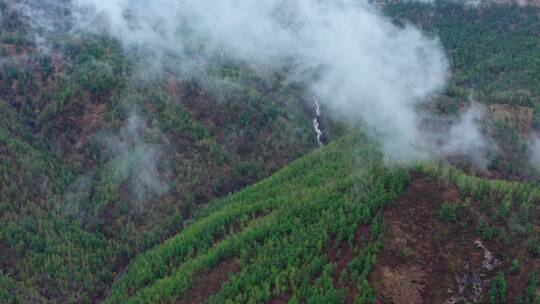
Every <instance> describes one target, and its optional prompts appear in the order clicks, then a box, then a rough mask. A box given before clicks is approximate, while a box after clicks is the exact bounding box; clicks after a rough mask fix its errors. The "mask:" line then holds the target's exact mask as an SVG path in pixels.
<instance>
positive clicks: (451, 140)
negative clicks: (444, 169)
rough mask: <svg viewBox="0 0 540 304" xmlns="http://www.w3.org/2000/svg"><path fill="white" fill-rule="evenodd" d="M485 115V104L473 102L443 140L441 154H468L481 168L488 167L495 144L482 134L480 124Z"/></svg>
mask: <svg viewBox="0 0 540 304" xmlns="http://www.w3.org/2000/svg"><path fill="white" fill-rule="evenodd" d="M484 116H485V109H484V106H482V105H480V104H478V103H476V102H474V101H473V102H472V103H471V106H470V107H469V108H468V109H467V110H466V111H465V112H464V113H463V114H462V115H461V116H460V117H459V119H458V120H457V122H455V123H454V124H453V125H452V126H451V127H450V130H449V131H448V134H444V135H443V138H442V139H441V141H443V144H442V146H441V148H440V150H441V151H440V152H439V154H442V155H447V156H452V155H466V156H468V157H469V158H470V159H471V160H472V161H473V163H474V164H475V165H476V166H477V167H479V168H483V169H485V168H487V166H488V163H489V159H488V155H489V152H490V151H493V149H494V147H493V144H492V143H490V142H489V141H488V140H487V139H486V138H485V137H484V135H483V134H482V132H481V130H480V125H481V121H482V119H484Z"/></svg>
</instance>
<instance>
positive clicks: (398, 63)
mask: <svg viewBox="0 0 540 304" xmlns="http://www.w3.org/2000/svg"><path fill="white" fill-rule="evenodd" d="M65 8H66V9H68V10H69V11H70V13H71V17H72V22H73V30H72V32H75V33H94V34H105V35H111V36H113V37H115V38H116V39H118V40H119V41H121V42H122V45H123V46H124V48H125V49H126V51H129V52H135V53H138V54H140V56H139V57H137V58H140V59H141V60H140V62H138V64H139V69H136V70H138V77H142V78H145V77H148V78H155V77H163V76H166V74H167V73H171V72H174V73H177V74H178V75H180V76H186V75H187V76H193V75H195V76H199V77H205V76H206V75H204V73H205V72H204V71H205V69H206V66H207V65H208V61H209V60H210V59H211V58H218V59H219V58H227V59H231V60H235V61H240V62H243V63H246V64H248V65H250V66H254V67H257V69H263V70H264V69H266V70H274V71H283V70H287V71H288V75H287V76H288V77H289V79H290V80H291V81H295V82H301V83H305V84H307V86H308V87H309V90H310V92H307V95H309V96H311V95H312V94H313V95H316V96H317V99H318V100H319V101H320V103H321V105H322V106H323V108H325V109H328V110H330V111H329V112H331V113H336V114H337V115H338V116H339V117H343V118H345V119H347V120H348V121H352V122H357V123H361V124H362V125H363V126H366V127H367V128H366V129H367V130H368V132H369V133H370V134H371V135H372V136H373V137H374V138H376V139H377V140H378V141H379V142H380V144H381V147H382V150H383V152H384V155H385V158H386V160H387V161H389V162H397V163H403V162H408V161H411V160H421V159H427V158H431V157H433V149H429V148H427V147H429V146H430V144H431V143H429V142H428V140H427V139H426V138H430V137H439V138H440V137H443V136H450V139H448V140H442V141H451V143H452V144H451V146H453V147H457V146H460V147H462V149H454V148H448V147H447V148H442V149H439V150H438V153H439V152H440V151H443V152H440V153H442V154H445V155H446V154H448V153H450V152H452V153H454V152H455V153H467V152H469V151H472V150H477V148H478V147H475V145H476V143H475V142H476V141H475V140H472V141H471V140H470V138H471V137H473V138H475V137H476V136H477V135H478V134H480V133H479V132H478V130H477V128H476V127H477V126H476V124H470V125H469V127H474V129H465V128H462V129H460V132H457V131H456V132H453V133H452V132H451V134H446V133H445V134H437V135H436V136H432V134H426V133H430V131H426V130H420V128H419V114H418V112H417V110H416V109H417V108H418V107H419V106H420V105H422V104H423V103H426V102H429V100H430V99H431V98H432V97H433V96H436V95H437V94H439V93H440V92H441V91H442V90H444V88H445V85H446V81H447V78H448V77H449V74H450V72H449V62H448V60H447V58H446V55H445V52H444V50H443V47H442V45H441V43H440V42H439V40H438V39H437V38H436V37H428V36H426V35H425V34H423V33H422V32H420V31H419V30H418V29H417V28H416V27H414V26H412V25H406V26H404V27H399V26H396V25H394V24H393V23H392V22H391V20H390V19H389V18H387V17H385V16H383V15H382V13H381V12H380V11H379V10H378V8H377V7H375V6H374V5H371V4H369V3H367V2H363V1H352V0H328V1H318V0H266V1H248V0H222V1H218V2H215V1H209V0H198V1H190V0H155V1H130V0H73V1H72V2H71V3H70V4H65ZM34 10H35V7H34ZM29 11H30V10H29ZM38 11H39V9H38ZM30 15H31V13H30ZM37 16H40V14H39V13H38V14H37ZM36 20H38V21H39V20H41V19H40V18H37V19H36ZM45 24H50V22H48V23H47V22H45ZM40 28H46V26H43V27H40ZM458 123H461V121H460V122H458ZM469 144H472V145H473V146H472V147H471V148H467V146H468V145H469Z"/></svg>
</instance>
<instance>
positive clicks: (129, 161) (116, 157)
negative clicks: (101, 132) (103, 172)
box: [105, 114, 167, 202]
mask: <svg viewBox="0 0 540 304" xmlns="http://www.w3.org/2000/svg"><path fill="white" fill-rule="evenodd" d="M147 129H148V125H147V124H146V122H145V121H144V120H143V119H142V118H141V117H140V116H139V115H137V114H132V115H130V116H129V118H128V119H127V122H126V124H125V126H124V127H123V128H122V129H121V130H120V131H119V132H118V134H116V135H112V136H106V137H105V143H106V147H107V154H108V155H110V156H111V160H110V161H109V166H110V169H111V174H112V175H113V177H112V178H113V179H115V180H120V181H122V180H128V181H129V183H130V184H129V191H130V192H131V193H130V194H131V195H132V196H133V198H134V199H136V200H137V201H139V202H144V201H146V199H147V198H149V197H151V196H153V195H162V194H164V193H166V192H167V185H166V183H165V182H164V181H162V179H161V176H160V172H159V163H160V160H161V157H162V153H161V147H160V146H159V145H156V144H148V143H145V142H144V140H143V138H142V136H143V134H144V133H145V132H146V131H147Z"/></svg>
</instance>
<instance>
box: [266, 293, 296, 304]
mask: <svg viewBox="0 0 540 304" xmlns="http://www.w3.org/2000/svg"><path fill="white" fill-rule="evenodd" d="M291 298H292V295H291V294H290V293H289V294H284V295H282V296H279V297H277V298H273V299H271V300H270V301H268V304H287V303H289V301H290V300H291Z"/></svg>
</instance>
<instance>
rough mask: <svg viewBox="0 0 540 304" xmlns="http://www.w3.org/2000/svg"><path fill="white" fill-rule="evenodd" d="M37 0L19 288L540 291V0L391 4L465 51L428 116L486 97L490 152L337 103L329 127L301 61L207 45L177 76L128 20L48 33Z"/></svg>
mask: <svg viewBox="0 0 540 304" xmlns="http://www.w3.org/2000/svg"><path fill="white" fill-rule="evenodd" d="M58 1H59V3H64V2H69V1H68V0H58ZM52 2H54V1H52ZM17 3H18V1H15V0H0V303H102V302H104V303H182V304H188V303H314V304H315V303H378V302H382V303H471V302H477V303H490V304H491V303H519V304H538V303H540V296H539V283H538V282H539V278H538V276H539V275H540V265H539V263H540V260H539V259H540V188H539V186H538V182H537V181H538V178H540V176H539V172H538V168H535V167H534V166H532V165H531V162H530V159H531V155H532V153H533V151H531V149H530V143H531V142H532V141H533V140H534V138H535V136H536V134H537V133H538V132H539V131H540V130H539V127H540V125H539V123H538V122H539V117H540V116H539V113H540V112H539V111H540V95H539V94H540V86H539V85H538V83H540V65H539V64H540V62H539V58H540V48H538V41H540V37H539V35H540V10H539V9H538V8H533V7H520V6H517V5H488V6H480V7H472V6H466V5H463V4H459V3H455V2H450V1H436V2H435V3H434V4H427V3H416V2H409V1H406V2H400V1H397V2H393V1H392V2H389V3H387V4H385V5H384V13H385V14H387V15H388V16H390V17H391V18H393V21H394V22H395V23H396V24H399V25H407V24H409V23H413V24H415V25H417V26H418V27H420V28H421V29H423V30H424V31H426V32H427V33H428V34H429V35H433V36H438V37H440V41H441V43H442V45H443V46H444V48H445V50H446V52H447V55H448V57H449V60H450V64H451V69H452V71H451V72H452V74H451V75H449V85H448V87H447V88H446V89H445V91H444V92H442V93H443V94H442V95H441V96H437V97H433V99H432V100H430V101H429V102H426V103H425V104H424V106H422V107H421V108H422V109H418V110H419V111H420V110H422V111H423V112H422V113H423V114H424V113H425V114H429V115H425V116H426V117H428V118H429V119H426V121H425V122H422V123H423V125H422V127H423V128H426V130H428V131H429V130H431V128H434V129H435V128H441V125H440V124H437V123H438V121H439V120H437V118H441V119H440V121H444V122H452V121H455V120H457V119H458V118H459V114H460V113H462V112H463V111H464V110H465V109H467V108H468V107H470V106H478V107H481V108H482V109H483V110H485V111H486V113H487V115H485V117H484V119H483V120H482V123H483V124H482V132H483V133H485V135H486V136H487V137H489V138H491V139H492V140H493V142H494V146H495V147H496V149H494V151H492V152H491V154H489V155H488V158H489V159H488V164H487V168H485V169H477V168H475V167H474V164H473V162H472V161H471V160H470V159H467V157H462V158H458V159H442V160H436V161H431V162H425V163H419V164H409V165H408V166H405V165H403V166H395V165H391V164H388V163H385V162H384V160H383V159H385V158H384V157H383V155H382V154H381V152H380V147H379V144H378V143H377V139H376V138H373V137H371V136H369V135H366V134H372V133H373V132H369V131H367V130H363V129H361V128H359V127H358V125H361V122H360V123H358V124H350V125H349V122H345V121H341V120H338V119H336V118H335V117H333V116H331V115H332V114H333V113H330V112H331V111H332V109H327V108H326V107H325V106H324V103H323V107H322V110H323V112H322V118H320V119H321V127H322V129H323V131H324V142H325V143H328V145H327V146H324V147H322V148H318V143H317V139H316V136H315V133H314V130H313V121H312V119H313V117H314V115H315V114H316V113H315V109H314V106H315V105H314V104H313V101H312V95H311V92H309V91H308V89H307V88H306V85H305V84H302V83H297V82H295V81H293V80H291V79H290V77H287V76H286V75H287V73H286V71H269V70H264V68H263V67H258V66H255V67H254V66H252V65H248V64H246V63H244V62H237V61H233V60H230V59H227V58H223V57H222V56H218V55H216V56H213V55H208V54H207V55H204V56H206V57H204V58H203V57H201V56H199V55H200V54H197V52H196V51H197V48H198V47H202V46H199V45H194V46H190V47H191V49H190V51H192V53H190V55H191V56H193V58H187V60H188V61H197V60H200V61H204V62H205V65H202V67H203V68H202V70H200V71H199V70H198V71H197V73H193V74H190V73H188V74H182V73H179V72H178V69H180V68H179V67H182V68H183V66H182V64H183V63H184V62H182V60H180V59H171V61H170V62H167V64H166V65H167V66H166V67H164V68H163V70H162V71H161V72H162V73H161V74H160V75H159V76H155V75H152V71H151V70H150V67H148V66H141V62H142V60H141V56H144V54H141V53H137V52H135V51H132V50H128V49H127V48H126V47H125V46H124V45H123V44H122V43H121V42H120V41H118V40H116V39H114V38H112V37H110V36H107V35H96V34H89V33H84V34H83V33H78V32H72V31H71V30H70V29H69V28H67V29H64V30H60V31H59V33H55V34H54V35H52V37H46V40H47V41H48V43H47V45H45V46H44V45H40V42H42V40H40V39H38V38H43V37H41V35H44V32H46V31H42V29H39V28H35V27H32V26H31V24H32V20H31V18H29V17H28V16H25V15H24V14H21V12H20V10H16V9H15V6H16V4H17ZM25 3H26V2H25ZM35 3H38V4H40V3H44V2H41V1H35ZM41 5H43V4H41ZM59 7H61V6H59ZM47 13H48V14H51V16H54V18H58V19H55V20H58V21H65V20H64V18H66V14H67V12H65V11H64V10H62V9H59V8H57V7H51V8H48V10H47ZM59 26H60V27H62V26H65V27H69V22H68V23H66V24H64V23H62V22H59ZM188 53H189V52H188ZM175 60H176V61H175ZM177 68H178V69H177ZM198 68H201V67H198ZM195 74H196V75H195ZM434 121H435V122H434ZM346 126H347V127H346ZM350 126H352V127H350ZM444 126H446V125H443V127H444ZM450 163H452V165H451V164H450ZM457 168H459V169H457Z"/></svg>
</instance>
